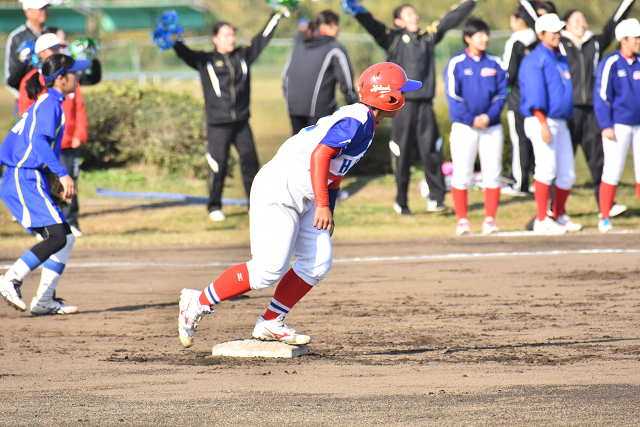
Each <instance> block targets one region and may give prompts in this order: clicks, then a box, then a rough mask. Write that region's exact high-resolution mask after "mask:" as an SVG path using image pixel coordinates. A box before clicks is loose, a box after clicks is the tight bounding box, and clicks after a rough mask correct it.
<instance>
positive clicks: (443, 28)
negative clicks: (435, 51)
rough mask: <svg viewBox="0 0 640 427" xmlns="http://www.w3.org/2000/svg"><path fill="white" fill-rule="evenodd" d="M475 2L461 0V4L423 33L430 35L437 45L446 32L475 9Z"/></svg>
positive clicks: (474, 0)
mask: <svg viewBox="0 0 640 427" xmlns="http://www.w3.org/2000/svg"><path fill="white" fill-rule="evenodd" d="M476 3H477V0H463V1H462V2H461V3H458V4H456V5H455V6H453V7H452V8H451V9H449V12H447V13H446V14H445V15H444V16H443V17H442V18H440V20H439V21H436V22H434V23H433V24H431V26H430V27H429V28H427V29H426V30H423V32H424V31H429V32H430V33H431V34H432V37H433V39H434V42H435V43H438V42H439V41H440V40H442V38H443V37H444V35H445V34H446V32H447V31H449V30H450V29H452V28H453V27H455V26H456V25H458V24H459V23H460V22H461V21H462V20H463V19H464V18H466V17H467V15H468V14H469V13H471V10H472V9H473V8H474V7H475V5H476Z"/></svg>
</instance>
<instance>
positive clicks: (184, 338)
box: [178, 288, 213, 348]
mask: <svg viewBox="0 0 640 427" xmlns="http://www.w3.org/2000/svg"><path fill="white" fill-rule="evenodd" d="M201 293H202V291H199V290H197V289H186V288H185V289H183V290H182V292H181V293H180V304H179V306H180V314H179V315H178V336H179V337H180V342H181V343H182V345H183V346H185V347H187V348H189V347H191V346H192V345H193V335H194V334H195V332H196V328H197V327H198V323H200V320H202V317H203V316H204V315H205V314H209V313H213V309H212V308H211V307H210V306H208V305H202V304H200V301H199V299H200V294H201Z"/></svg>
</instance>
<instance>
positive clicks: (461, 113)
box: [444, 50, 507, 126]
mask: <svg viewBox="0 0 640 427" xmlns="http://www.w3.org/2000/svg"><path fill="white" fill-rule="evenodd" d="M444 83H445V92H446V94H447V101H448V102H449V116H450V117H451V121H452V122H458V123H463V124H465V125H468V126H472V125H473V120H474V118H475V117H476V116H479V115H481V114H486V115H488V116H489V119H490V126H493V125H497V124H499V123H500V112H501V111H502V108H503V107H504V103H505V102H506V99H507V76H506V72H505V71H504V70H503V69H502V67H501V66H500V59H499V58H497V57H495V56H492V55H488V54H483V55H481V56H471V55H469V54H468V53H467V51H466V50H464V51H462V52H460V53H459V54H458V55H455V56H454V57H452V58H451V59H450V60H449V64H448V65H447V67H446V68H445V70H444Z"/></svg>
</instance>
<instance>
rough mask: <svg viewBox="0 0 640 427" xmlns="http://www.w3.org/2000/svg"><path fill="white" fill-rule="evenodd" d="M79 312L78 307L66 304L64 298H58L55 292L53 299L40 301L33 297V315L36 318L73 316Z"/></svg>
mask: <svg viewBox="0 0 640 427" xmlns="http://www.w3.org/2000/svg"><path fill="white" fill-rule="evenodd" d="M77 312H78V307H75V306H73V305H67V304H65V303H64V300H63V299H62V298H56V293H55V292H54V293H53V298H50V299H46V300H39V299H38V298H37V297H33V300H31V314H32V315H34V316H46V315H53V314H73V313H77Z"/></svg>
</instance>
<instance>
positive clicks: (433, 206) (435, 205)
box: [427, 199, 447, 212]
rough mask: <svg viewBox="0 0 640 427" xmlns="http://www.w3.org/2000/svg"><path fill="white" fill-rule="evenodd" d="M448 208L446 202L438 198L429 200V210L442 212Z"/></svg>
mask: <svg viewBox="0 0 640 427" xmlns="http://www.w3.org/2000/svg"><path fill="white" fill-rule="evenodd" d="M445 209H447V207H446V206H445V204H444V203H442V202H438V201H436V200H431V199H429V200H427V212H442V211H443V210H445Z"/></svg>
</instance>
